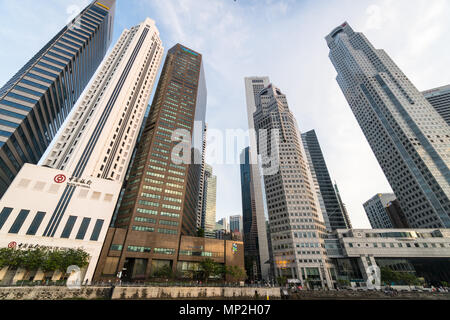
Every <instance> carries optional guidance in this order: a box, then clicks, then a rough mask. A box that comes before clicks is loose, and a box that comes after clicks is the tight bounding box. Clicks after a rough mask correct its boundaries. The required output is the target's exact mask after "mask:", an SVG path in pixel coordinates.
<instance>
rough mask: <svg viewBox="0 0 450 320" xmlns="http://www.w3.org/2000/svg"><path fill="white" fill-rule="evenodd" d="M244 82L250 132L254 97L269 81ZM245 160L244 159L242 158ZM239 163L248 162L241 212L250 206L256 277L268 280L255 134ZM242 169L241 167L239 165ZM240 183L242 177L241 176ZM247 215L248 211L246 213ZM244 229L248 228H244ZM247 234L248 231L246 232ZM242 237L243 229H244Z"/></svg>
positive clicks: (268, 265)
mask: <svg viewBox="0 0 450 320" xmlns="http://www.w3.org/2000/svg"><path fill="white" fill-rule="evenodd" d="M244 82H245V97H246V103H247V119H248V128H249V131H250V132H251V131H252V130H254V129H255V123H254V119H253V114H254V112H255V111H256V99H257V96H258V94H259V92H260V91H261V90H263V89H264V87H266V86H267V85H269V83H270V81H269V78H268V77H248V78H245V79H244ZM244 161H245V159H244ZM241 164H248V167H247V170H248V172H249V176H248V179H249V183H250V188H247V192H250V194H249V196H248V197H246V199H247V200H249V201H250V204H249V203H246V204H244V203H243V212H244V211H245V210H247V209H246V208H248V207H249V206H250V207H251V208H252V224H253V228H254V229H252V230H256V233H257V235H256V236H257V238H258V247H257V248H256V249H257V250H258V255H259V257H258V261H259V266H258V270H259V271H258V272H259V274H258V278H262V279H265V280H269V278H270V276H271V275H270V256H269V245H268V238H267V229H266V222H267V221H268V216H267V208H266V207H265V189H264V181H263V178H262V175H261V173H260V164H259V161H258V152H257V143H256V139H255V136H254V135H252V134H250V146H249V150H248V162H242V160H241ZM241 170H242V167H241ZM241 183H242V178H241ZM246 216H247V217H248V213H246ZM245 229H246V230H250V229H248V228H245ZM247 234H248V233H247ZM243 236H244V237H246V235H245V231H244V235H243Z"/></svg>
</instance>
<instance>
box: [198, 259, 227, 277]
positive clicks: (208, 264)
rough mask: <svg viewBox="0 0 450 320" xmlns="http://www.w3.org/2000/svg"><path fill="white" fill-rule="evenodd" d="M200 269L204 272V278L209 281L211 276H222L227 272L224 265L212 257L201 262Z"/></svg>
mask: <svg viewBox="0 0 450 320" xmlns="http://www.w3.org/2000/svg"><path fill="white" fill-rule="evenodd" d="M199 269H200V271H201V272H202V275H203V279H204V280H205V281H208V279H209V277H211V276H213V277H217V276H221V275H223V274H224V272H225V270H224V267H223V266H222V265H221V264H219V263H217V262H215V261H214V260H212V259H211V258H206V259H205V260H203V261H201V262H200V264H199Z"/></svg>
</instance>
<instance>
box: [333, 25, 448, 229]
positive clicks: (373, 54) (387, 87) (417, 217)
mask: <svg viewBox="0 0 450 320" xmlns="http://www.w3.org/2000/svg"><path fill="white" fill-rule="evenodd" d="M326 41H327V43H328V47H329V48H330V55H329V57H330V59H331V61H332V63H333V65H334V67H335V68H336V70H337V73H338V75H337V82H338V84H339V85H340V87H341V89H342V92H343V93H344V96H345V97H346V99H347V101H348V103H349V105H350V107H351V109H352V111H353V113H354V115H355V117H356V119H357V121H358V123H359V125H360V127H361V129H362V131H363V133H364V135H365V136H366V139H367V140H368V142H369V144H370V146H371V148H372V150H373V152H374V154H375V156H376V158H377V160H378V163H379V164H380V166H381V168H382V170H383V172H384V174H385V175H386V178H387V180H388V181H389V183H390V185H391V187H392V189H393V191H394V193H395V194H396V196H397V198H398V200H399V202H400V206H401V208H402V210H403V212H404V213H405V215H406V217H407V219H408V223H409V224H410V225H411V226H412V227H414V228H439V227H444V228H448V227H450V217H449V214H450V170H449V165H450V153H449V150H450V149H449V147H448V146H449V145H450V127H449V126H448V125H447V124H446V123H445V121H444V119H443V118H442V117H441V116H440V115H439V114H438V113H437V111H436V110H435V109H434V108H433V107H432V106H431V104H430V103H429V102H428V101H427V100H426V99H425V97H424V96H423V94H422V93H421V92H419V91H418V90H417V88H416V87H415V86H414V85H413V84H412V83H411V82H410V81H409V79H408V78H407V77H406V76H405V74H404V73H403V72H402V70H400V68H399V67H398V66H397V65H396V64H395V63H394V62H393V61H392V60H391V58H390V57H389V56H388V55H387V54H386V52H385V51H383V50H378V49H375V48H374V47H373V45H372V44H371V43H370V42H369V41H368V40H367V38H366V37H365V36H364V35H363V34H362V33H357V32H354V31H353V29H352V28H351V27H350V26H349V25H348V24H347V23H344V24H342V25H341V26H339V27H337V28H335V29H334V30H333V31H332V32H331V33H330V34H329V35H328V36H326Z"/></svg>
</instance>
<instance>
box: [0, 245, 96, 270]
mask: <svg viewBox="0 0 450 320" xmlns="http://www.w3.org/2000/svg"><path fill="white" fill-rule="evenodd" d="M88 264H89V254H88V253H87V252H86V251H84V250H83V249H53V250H50V249H48V248H42V247H36V248H28V249H26V250H22V249H13V248H2V249H0V268H3V267H10V268H12V269H17V268H24V269H26V270H28V271H35V270H38V269H41V270H42V271H44V272H51V271H57V270H58V271H61V272H64V273H65V272H66V270H67V267H69V266H71V265H76V266H78V267H80V268H83V267H85V266H87V265H88Z"/></svg>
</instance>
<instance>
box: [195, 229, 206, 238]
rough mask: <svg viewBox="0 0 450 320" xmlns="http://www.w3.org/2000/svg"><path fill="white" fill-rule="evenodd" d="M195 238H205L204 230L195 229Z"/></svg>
mask: <svg viewBox="0 0 450 320" xmlns="http://www.w3.org/2000/svg"><path fill="white" fill-rule="evenodd" d="M197 237H199V238H204V237H205V230H204V229H203V228H198V229H197Z"/></svg>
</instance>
